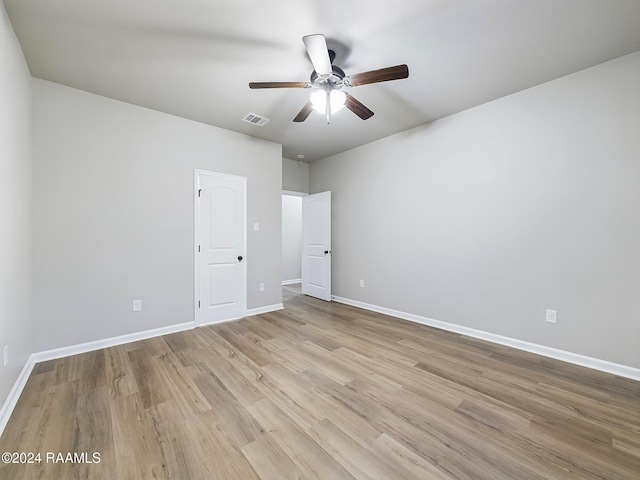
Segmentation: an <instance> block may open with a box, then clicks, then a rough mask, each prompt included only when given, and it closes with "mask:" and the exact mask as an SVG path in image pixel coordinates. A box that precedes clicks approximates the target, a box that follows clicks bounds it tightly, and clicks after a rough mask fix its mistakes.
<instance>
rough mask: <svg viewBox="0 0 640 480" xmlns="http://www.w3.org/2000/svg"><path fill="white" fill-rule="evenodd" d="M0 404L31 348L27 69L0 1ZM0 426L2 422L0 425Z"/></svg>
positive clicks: (7, 393) (29, 123)
mask: <svg viewBox="0 0 640 480" xmlns="http://www.w3.org/2000/svg"><path fill="white" fill-rule="evenodd" d="M0 59H1V62H0V252H2V254H1V255H0V362H2V357H3V349H4V346H5V345H9V364H8V365H7V366H6V367H3V365H4V363H0V406H2V405H3V404H4V402H5V400H6V399H7V397H8V395H9V392H10V391H11V388H12V387H13V385H14V383H15V381H16V379H17V378H18V376H19V374H20V371H21V370H22V368H23V367H24V365H25V364H26V362H27V359H28V357H29V355H30V354H31V353H32V351H33V350H32V345H31V75H30V73H29V69H28V68H27V64H26V62H25V61H24V57H23V56H22V50H21V49H20V45H19V44H18V40H17V39H16V36H15V34H14V32H13V28H12V27H11V24H10V23H9V18H8V17H7V12H6V10H5V8H4V4H2V2H0ZM0 430H2V426H0Z"/></svg>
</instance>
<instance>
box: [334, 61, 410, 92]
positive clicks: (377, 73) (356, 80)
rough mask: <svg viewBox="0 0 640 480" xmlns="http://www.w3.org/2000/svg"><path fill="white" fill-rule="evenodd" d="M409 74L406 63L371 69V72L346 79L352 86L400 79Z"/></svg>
mask: <svg viewBox="0 0 640 480" xmlns="http://www.w3.org/2000/svg"><path fill="white" fill-rule="evenodd" d="M408 76H409V67H407V66H406V65H396V66H395V67H387V68H381V69H379V70H371V71H370V72H362V73H356V74H355V75H350V76H349V77H347V78H346V79H345V80H347V81H348V84H349V85H351V86H352V87H357V86H358V85H367V84H369V83H380V82H388V81H389V80H400V79H401V78H407V77H408Z"/></svg>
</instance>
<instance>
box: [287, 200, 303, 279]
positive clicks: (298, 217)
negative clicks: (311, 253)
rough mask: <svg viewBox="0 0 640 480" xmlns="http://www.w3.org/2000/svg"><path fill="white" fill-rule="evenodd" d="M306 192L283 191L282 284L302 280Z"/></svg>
mask: <svg viewBox="0 0 640 480" xmlns="http://www.w3.org/2000/svg"><path fill="white" fill-rule="evenodd" d="M305 195H307V194H306V193H299V192H283V193H282V285H293V284H299V283H300V282H301V281H302V197H303V196H305Z"/></svg>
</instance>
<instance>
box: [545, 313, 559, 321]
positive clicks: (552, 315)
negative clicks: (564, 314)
mask: <svg viewBox="0 0 640 480" xmlns="http://www.w3.org/2000/svg"><path fill="white" fill-rule="evenodd" d="M546 321H547V322H548V323H558V311H557V310H547V316H546Z"/></svg>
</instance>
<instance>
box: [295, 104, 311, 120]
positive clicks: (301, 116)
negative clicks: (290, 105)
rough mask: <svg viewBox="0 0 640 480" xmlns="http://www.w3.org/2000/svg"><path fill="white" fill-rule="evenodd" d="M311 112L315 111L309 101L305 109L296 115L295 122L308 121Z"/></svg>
mask: <svg viewBox="0 0 640 480" xmlns="http://www.w3.org/2000/svg"><path fill="white" fill-rule="evenodd" d="M311 110H313V107H312V106H311V101H308V102H307V103H305V104H304V107H302V110H300V112H298V115H296V118H294V119H293V121H294V122H304V121H305V120H306V119H307V117H308V116H309V115H310V114H311Z"/></svg>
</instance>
